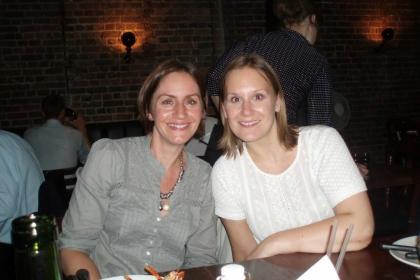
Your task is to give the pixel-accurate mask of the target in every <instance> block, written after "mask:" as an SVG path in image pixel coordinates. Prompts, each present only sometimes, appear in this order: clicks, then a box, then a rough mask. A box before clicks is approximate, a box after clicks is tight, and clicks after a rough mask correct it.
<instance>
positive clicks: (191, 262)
mask: <svg viewBox="0 0 420 280" xmlns="http://www.w3.org/2000/svg"><path fill="white" fill-rule="evenodd" d="M204 96H205V94H204V92H203V91H202V89H201V87H200V83H199V79H198V76H197V72H196V69H195V68H194V67H193V66H192V65H190V64H185V63H182V62H179V61H177V60H168V61H165V62H162V63H161V64H160V65H158V66H157V67H156V68H155V69H154V70H153V71H152V73H151V74H150V75H149V76H148V77H147V78H146V80H145V82H144V83H143V86H142V88H141V90H140V92H139V95H138V109H139V114H140V119H141V120H142V122H143V125H144V128H145V131H146V133H147V135H146V136H143V137H133V138H124V139H119V140H110V139H101V140H99V141H97V142H95V144H94V145H93V147H92V150H91V152H90V155H89V158H88V160H87V162H86V165H85V166H84V168H83V171H82V172H81V174H80V176H78V180H77V185H76V188H75V191H74V192H73V196H72V198H71V201H70V206H69V210H68V211H67V213H66V215H65V217H64V220H63V231H62V233H61V235H60V236H59V240H58V241H59V242H58V244H59V248H60V252H61V263H62V267H63V271H64V273H65V274H66V275H72V274H75V273H76V272H77V271H78V270H80V269H82V268H83V269H87V270H88V271H89V274H90V277H91V278H90V279H99V278H101V277H110V276H118V275H125V274H145V271H144V267H145V266H146V265H152V266H153V267H155V268H156V269H157V270H158V271H170V270H174V269H178V268H188V267H194V266H205V265H212V264H215V263H216V248H215V243H216V217H215V214H214V200H213V196H212V194H211V185H210V172H211V167H210V166H209V165H208V164H207V163H206V162H204V161H203V160H201V159H199V158H197V157H195V156H194V155H192V154H191V153H189V152H187V151H186V150H185V144H186V143H187V142H188V141H189V140H190V139H191V138H192V137H193V135H194V134H196V133H200V132H201V131H202V130H203V129H204V127H203V125H204V116H205V112H206V109H205V102H204V99H205V98H204Z"/></svg>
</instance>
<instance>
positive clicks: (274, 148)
mask: <svg viewBox="0 0 420 280" xmlns="http://www.w3.org/2000/svg"><path fill="white" fill-rule="evenodd" d="M246 148H247V151H248V154H249V156H250V157H251V159H252V161H253V162H254V163H255V165H256V166H257V167H258V168H259V169H260V170H262V171H264V172H266V173H270V174H280V173H282V172H283V171H284V170H286V169H287V168H288V167H289V166H290V165H291V164H292V163H293V161H294V159H295V157H296V152H297V146H296V147H294V148H292V149H290V150H288V149H287V148H286V147H285V146H284V145H283V144H282V143H280V140H278V139H277V141H271V142H269V141H264V143H262V142H259V143H246Z"/></svg>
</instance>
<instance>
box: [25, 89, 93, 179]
mask: <svg viewBox="0 0 420 280" xmlns="http://www.w3.org/2000/svg"><path fill="white" fill-rule="evenodd" d="M41 107H42V114H43V116H44V119H45V122H44V123H43V124H42V125H41V126H38V127H33V128H30V129H28V130H26V131H25V134H24V138H25V140H26V141H28V142H29V144H31V146H32V147H33V149H34V151H35V154H36V156H37V157H38V160H39V162H40V164H41V167H42V170H45V171H46V170H55V169H63V168H72V167H75V166H77V165H78V163H79V162H81V163H85V161H86V158H87V155H88V153H89V150H90V141H89V138H88V134H87V129H86V123H85V120H84V118H83V117H82V116H81V115H80V114H76V115H75V116H74V117H73V118H71V117H69V116H66V114H65V112H66V107H65V102H64V98H63V97H62V96H60V95H56V94H52V95H48V96H46V97H45V98H44V99H43V100H42V105H41Z"/></svg>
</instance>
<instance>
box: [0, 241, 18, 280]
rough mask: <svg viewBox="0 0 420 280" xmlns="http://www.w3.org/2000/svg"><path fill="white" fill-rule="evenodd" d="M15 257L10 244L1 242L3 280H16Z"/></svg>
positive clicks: (0, 254)
mask: <svg viewBox="0 0 420 280" xmlns="http://www.w3.org/2000/svg"><path fill="white" fill-rule="evenodd" d="M13 259H14V256H13V247H12V245H10V244H6V243H1V242H0V264H1V267H2V269H1V272H0V273H1V279H5V280H6V279H7V280H14V279H15V269H14V261H13Z"/></svg>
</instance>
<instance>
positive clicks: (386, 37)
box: [375, 27, 394, 52]
mask: <svg viewBox="0 0 420 280" xmlns="http://www.w3.org/2000/svg"><path fill="white" fill-rule="evenodd" d="M381 36H382V42H381V44H380V45H379V46H378V47H377V48H376V49H375V50H376V52H379V51H380V50H381V49H382V48H383V47H384V46H385V44H386V42H388V41H391V40H392V39H393V38H394V29H392V28H390V27H388V28H385V29H384V30H382V33H381Z"/></svg>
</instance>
